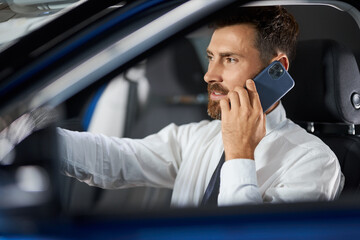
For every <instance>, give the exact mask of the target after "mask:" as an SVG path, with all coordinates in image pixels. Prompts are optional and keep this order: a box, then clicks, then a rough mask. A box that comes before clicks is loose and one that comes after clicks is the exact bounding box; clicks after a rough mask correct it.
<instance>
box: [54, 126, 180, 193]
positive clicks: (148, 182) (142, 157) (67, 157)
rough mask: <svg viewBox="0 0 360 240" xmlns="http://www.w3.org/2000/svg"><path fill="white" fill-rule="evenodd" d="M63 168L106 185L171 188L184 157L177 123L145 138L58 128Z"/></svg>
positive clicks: (97, 183)
mask: <svg viewBox="0 0 360 240" xmlns="http://www.w3.org/2000/svg"><path fill="white" fill-rule="evenodd" d="M57 131H58V136H59V148H60V149H59V152H60V160H61V163H60V167H61V169H60V170H61V172H62V173H64V174H65V175H68V176H72V177H75V178H77V179H78V180H80V181H83V182H85V183H87V184H89V185H91V186H97V187H101V188H106V189H116V188H127V187H135V186H152V187H165V188H172V187H173V185H174V181H175V178H176V175H177V171H178V168H179V165H180V161H181V153H180V146H179V144H178V143H177V126H176V125H174V124H172V125H169V126H168V127H166V128H164V129H163V130H161V131H160V132H159V133H157V134H154V135H150V136H148V137H146V138H144V139H127V138H115V137H107V136H104V135H101V134H94V133H88V132H74V131H68V130H64V129H61V128H58V129H57Z"/></svg>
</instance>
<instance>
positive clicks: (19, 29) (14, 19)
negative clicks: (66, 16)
mask: <svg viewBox="0 0 360 240" xmlns="http://www.w3.org/2000/svg"><path fill="white" fill-rule="evenodd" d="M82 2H85V1H84V0H82V1H77V0H70V1H16V0H15V1H12V0H9V1H4V2H1V3H0V4H1V5H0V13H1V19H0V31H1V32H6V33H7V34H3V35H2V36H1V38H0V50H1V48H5V47H6V46H8V45H9V44H10V43H11V42H13V41H15V40H16V39H18V38H20V37H22V36H24V35H26V34H28V33H30V32H31V31H33V30H35V29H37V28H39V27H40V26H42V25H44V24H46V23H47V22H48V21H51V20H52V19H54V18H56V17H58V16H59V15H61V14H63V13H64V12H66V11H69V10H70V9H71V8H74V7H75V6H77V5H79V4H81V3H82Z"/></svg>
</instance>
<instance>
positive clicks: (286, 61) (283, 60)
mask: <svg viewBox="0 0 360 240" xmlns="http://www.w3.org/2000/svg"><path fill="white" fill-rule="evenodd" d="M273 61H279V62H281V64H282V65H283V66H284V68H285V69H286V71H287V70H289V59H288V57H287V56H286V54H284V53H279V54H278V55H277V56H276V57H274V58H273V59H272V62H273Z"/></svg>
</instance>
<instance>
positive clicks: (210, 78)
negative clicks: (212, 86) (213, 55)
mask: <svg viewBox="0 0 360 240" xmlns="http://www.w3.org/2000/svg"><path fill="white" fill-rule="evenodd" d="M204 80H205V82H207V83H208V84H209V83H215V82H221V81H222V79H221V67H220V66H219V64H218V63H216V62H209V65H208V70H207V72H206V73H205V75H204Z"/></svg>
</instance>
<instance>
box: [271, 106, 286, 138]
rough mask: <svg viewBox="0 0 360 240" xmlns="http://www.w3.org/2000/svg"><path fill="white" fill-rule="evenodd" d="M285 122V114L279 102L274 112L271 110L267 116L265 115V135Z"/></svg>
mask: <svg viewBox="0 0 360 240" xmlns="http://www.w3.org/2000/svg"><path fill="white" fill-rule="evenodd" d="M285 120H286V112H285V109H284V107H283V105H282V104H281V102H280V103H279V105H278V106H277V107H276V108H274V110H272V111H271V112H270V113H269V114H266V134H269V133H270V132H271V131H273V130H274V129H275V128H278V127H279V126H280V124H281V123H283V122H284V121H285Z"/></svg>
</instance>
